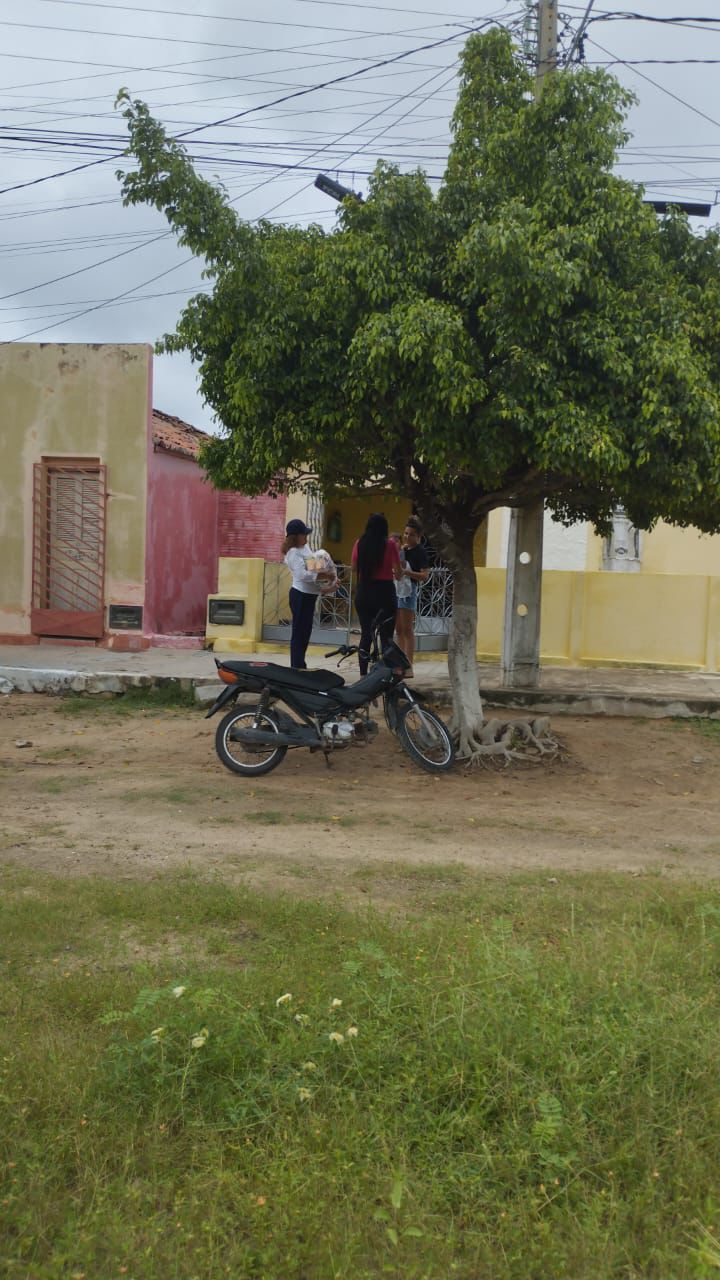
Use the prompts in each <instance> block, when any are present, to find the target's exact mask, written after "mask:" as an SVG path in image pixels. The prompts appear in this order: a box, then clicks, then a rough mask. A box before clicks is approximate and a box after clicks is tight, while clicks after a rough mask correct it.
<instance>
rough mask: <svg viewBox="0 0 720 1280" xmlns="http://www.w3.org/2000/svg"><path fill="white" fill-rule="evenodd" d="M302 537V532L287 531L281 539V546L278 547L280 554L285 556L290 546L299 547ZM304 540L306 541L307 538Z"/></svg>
mask: <svg viewBox="0 0 720 1280" xmlns="http://www.w3.org/2000/svg"><path fill="white" fill-rule="evenodd" d="M302 537H304V534H302V533H288V534H287V535H286V537H285V538H284V540H283V544H282V547H281V548H280V550H281V553H282V555H284V556H286V555H287V553H288V551H289V550H290V548H291V547H299V546H300V539H301V538H302ZM305 541H307V538H306V539H305Z"/></svg>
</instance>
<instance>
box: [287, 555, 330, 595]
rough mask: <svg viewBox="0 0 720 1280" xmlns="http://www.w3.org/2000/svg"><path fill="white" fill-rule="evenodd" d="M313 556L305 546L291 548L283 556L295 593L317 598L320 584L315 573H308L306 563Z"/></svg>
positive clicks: (320, 587)
mask: <svg viewBox="0 0 720 1280" xmlns="http://www.w3.org/2000/svg"><path fill="white" fill-rule="evenodd" d="M314 555H315V552H314V551H311V550H310V547H308V546H307V544H306V545H305V546H304V547H291V548H290V550H289V551H288V553H287V555H286V556H285V564H286V565H287V567H288V569H289V570H290V572H291V574H292V584H293V586H294V588H295V590H296V591H304V592H305V594H306V595H308V596H319V595H320V591H321V589H322V583H320V582H318V580H317V574H316V573H309V572H308V570H307V568H306V561H308V560H310V559H311V557H312V556H314Z"/></svg>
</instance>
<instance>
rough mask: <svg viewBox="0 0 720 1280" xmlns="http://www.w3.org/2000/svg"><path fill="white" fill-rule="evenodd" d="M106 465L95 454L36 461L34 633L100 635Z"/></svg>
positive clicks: (102, 606)
mask: <svg viewBox="0 0 720 1280" xmlns="http://www.w3.org/2000/svg"><path fill="white" fill-rule="evenodd" d="M105 496H106V495H105V467H103V466H100V464H99V463H98V462H96V461H94V460H92V461H91V460H85V459H82V460H80V459H78V460H66V459H63V460H62V461H58V462H54V461H45V462H41V463H38V464H36V466H35V470H34V493H33V517H34V539H33V599H32V621H31V626H32V631H33V634H34V635H44V636H58V637H67V638H77V639H93V640H99V639H100V638H101V637H102V635H103V631H104V587H105Z"/></svg>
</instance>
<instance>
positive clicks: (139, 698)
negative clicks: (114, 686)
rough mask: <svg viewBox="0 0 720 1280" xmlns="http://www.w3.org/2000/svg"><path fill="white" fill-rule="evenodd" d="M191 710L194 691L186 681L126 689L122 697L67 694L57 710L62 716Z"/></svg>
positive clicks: (119, 695) (119, 694)
mask: <svg viewBox="0 0 720 1280" xmlns="http://www.w3.org/2000/svg"><path fill="white" fill-rule="evenodd" d="M188 707H192V708H193V709H194V710H196V711H197V710H198V704H197V702H196V701H195V691H194V689H193V688H192V687H191V686H188V682H187V681H180V680H172V681H168V682H167V684H161V685H154V686H153V687H152V688H133V689H126V690H125V692H124V693H118V694H111V695H110V696H109V697H108V696H106V695H103V694H87V693H71V694H67V695H66V696H64V697H62V698H60V699H58V709H59V710H60V711H62V712H63V713H64V714H65V715H70V716H74V715H85V714H86V713H88V712H90V713H94V714H96V715H97V714H101V715H119V716H125V715H134V714H136V713H137V712H141V711H174V710H186V709H187V708H188Z"/></svg>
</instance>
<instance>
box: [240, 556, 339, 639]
mask: <svg viewBox="0 0 720 1280" xmlns="http://www.w3.org/2000/svg"><path fill="white" fill-rule="evenodd" d="M335 569H336V571H337V575H338V582H339V585H338V589H337V591H336V592H335V593H334V595H331V596H320V597H319V599H318V604H317V607H316V609H315V625H314V627H313V630H312V635H311V637H310V642H311V644H327V645H334V644H347V642H348V637H349V635H350V629H351V626H352V625H353V622H352V605H351V600H352V587H353V575H352V568H351V567H350V565H347V564H336V565H335ZM290 582H291V578H290V574H289V573H288V570H287V568H286V566H285V565H284V564H270V563H268V562H266V564H265V575H264V581H263V625H262V637H263V640H282V641H284V642H285V643H286V644H289V643H290V630H291V625H292V620H291V616H290V604H289V601H288V595H289V591H290Z"/></svg>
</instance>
